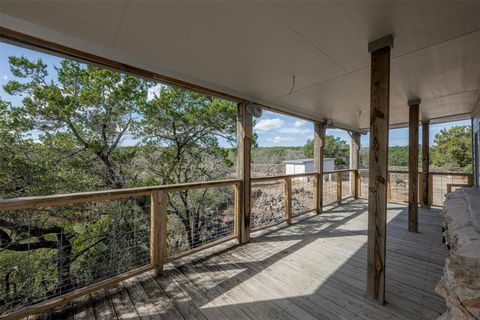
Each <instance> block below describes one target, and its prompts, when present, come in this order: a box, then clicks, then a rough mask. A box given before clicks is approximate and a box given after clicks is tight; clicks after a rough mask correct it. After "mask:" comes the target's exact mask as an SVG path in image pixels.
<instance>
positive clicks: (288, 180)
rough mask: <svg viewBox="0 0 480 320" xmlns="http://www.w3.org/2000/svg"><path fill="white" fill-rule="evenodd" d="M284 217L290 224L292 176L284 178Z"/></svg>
mask: <svg viewBox="0 0 480 320" xmlns="http://www.w3.org/2000/svg"><path fill="white" fill-rule="evenodd" d="M285 219H286V221H287V224H288V225H291V224H292V178H290V177H286V178H285Z"/></svg>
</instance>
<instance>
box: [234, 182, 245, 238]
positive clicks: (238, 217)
mask: <svg viewBox="0 0 480 320" xmlns="http://www.w3.org/2000/svg"><path fill="white" fill-rule="evenodd" d="M242 201H243V199H242V182H239V183H236V184H235V236H236V237H237V240H238V243H242V237H241V235H242V231H241V221H242V205H241V203H242Z"/></svg>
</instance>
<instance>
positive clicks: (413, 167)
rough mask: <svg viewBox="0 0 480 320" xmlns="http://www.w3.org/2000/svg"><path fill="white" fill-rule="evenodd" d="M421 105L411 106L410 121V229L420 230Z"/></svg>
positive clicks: (413, 230) (411, 230)
mask: <svg viewBox="0 0 480 320" xmlns="http://www.w3.org/2000/svg"><path fill="white" fill-rule="evenodd" d="M419 112H420V106H419V105H418V104H413V105H410V106H409V112H408V115H409V117H408V118H409V122H408V141H409V142H408V230H409V231H410V232H418V122H419V116H420V114H419Z"/></svg>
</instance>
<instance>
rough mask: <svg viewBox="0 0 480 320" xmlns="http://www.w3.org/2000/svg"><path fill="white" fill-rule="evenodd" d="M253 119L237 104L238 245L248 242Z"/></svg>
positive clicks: (244, 106)
mask: <svg viewBox="0 0 480 320" xmlns="http://www.w3.org/2000/svg"><path fill="white" fill-rule="evenodd" d="M252 136H253V117H252V115H251V114H250V113H249V112H248V111H247V104H246V103H239V104H238V116H237V176H238V179H241V180H242V184H241V192H240V195H241V196H240V198H241V201H240V203H239V205H240V207H241V208H240V211H241V218H240V221H239V223H240V226H239V232H240V235H239V239H240V243H247V242H248V241H250V212H251V205H252V204H251V194H252V191H251V190H252V188H251V187H252V186H251V181H250V164H251V152H252Z"/></svg>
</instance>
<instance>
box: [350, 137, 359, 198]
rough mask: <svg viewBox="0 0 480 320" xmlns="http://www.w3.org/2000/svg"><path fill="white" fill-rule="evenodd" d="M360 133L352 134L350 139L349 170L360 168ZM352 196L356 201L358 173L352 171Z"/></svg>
mask: <svg viewBox="0 0 480 320" xmlns="http://www.w3.org/2000/svg"><path fill="white" fill-rule="evenodd" d="M360 137H361V135H360V133H359V132H352V133H351V139H350V169H354V170H357V169H358V168H359V167H360V147H361V146H360ZM353 172H354V173H353V175H352V195H353V197H354V198H355V199H358V172H357V171H353Z"/></svg>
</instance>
